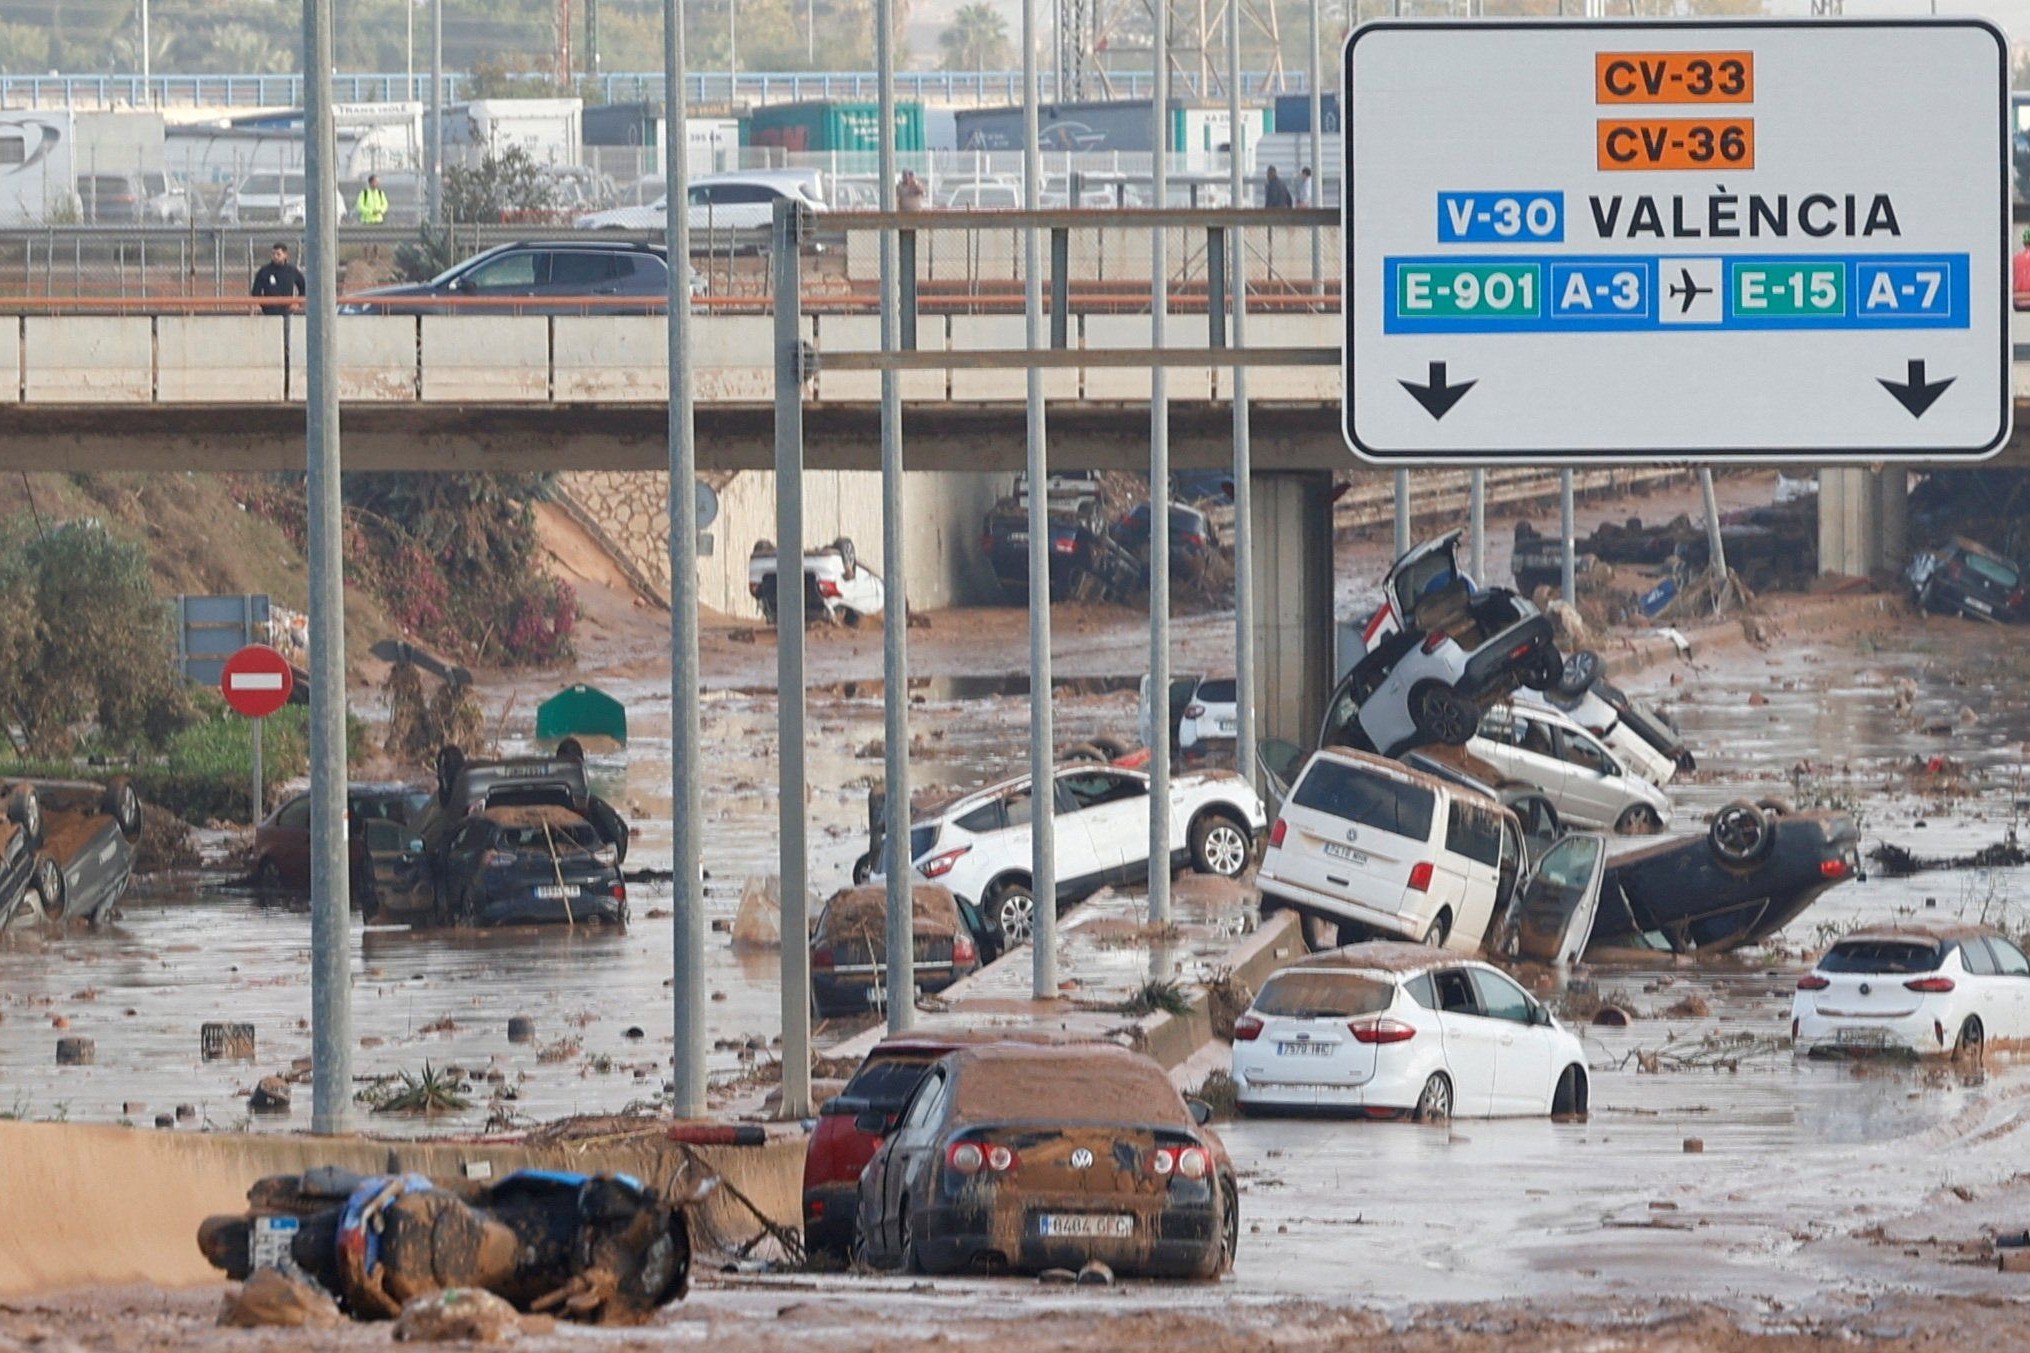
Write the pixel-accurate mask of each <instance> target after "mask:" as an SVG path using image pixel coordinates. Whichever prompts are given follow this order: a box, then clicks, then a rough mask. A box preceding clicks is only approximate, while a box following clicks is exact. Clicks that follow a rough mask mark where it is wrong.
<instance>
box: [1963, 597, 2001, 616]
mask: <svg viewBox="0 0 2030 1353" xmlns="http://www.w3.org/2000/svg"><path fill="white" fill-rule="evenodd" d="M1967 605H1969V606H1971V607H1973V608H1974V609H1975V610H1977V611H1979V612H1980V613H1981V614H1982V615H1993V614H1994V613H1995V608H1994V607H1992V606H1990V605H1988V603H1987V602H1985V601H1982V600H1981V599H1980V598H1979V597H1968V598H1967Z"/></svg>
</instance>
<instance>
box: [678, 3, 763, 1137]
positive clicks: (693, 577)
mask: <svg viewBox="0 0 2030 1353" xmlns="http://www.w3.org/2000/svg"><path fill="white" fill-rule="evenodd" d="M687 63H688V54H687V52H686V51H685V46H684V17H683V14H682V12H681V10H680V9H679V0H663V88H665V89H673V90H677V91H679V92H678V94H677V96H676V97H675V98H667V99H664V100H663V182H664V183H665V184H666V185H668V188H669V200H670V201H671V202H674V203H677V204H678V206H677V207H676V208H675V209H674V210H672V211H670V212H667V213H665V216H666V219H665V221H664V225H663V243H664V246H665V248H666V249H667V250H668V257H669V264H670V267H669V273H670V315H669V349H670V351H669V363H670V424H669V437H670V448H669V449H670V503H669V511H670V740H671V750H672V752H673V753H674V755H672V756H671V758H670V773H671V778H672V780H673V781H674V783H673V784H672V785H671V786H670V819H671V830H670V854H671V860H670V871H671V885H670V910H671V911H672V912H673V913H674V920H673V921H672V924H671V939H670V974H671V986H672V988H673V994H674V996H675V1000H674V1001H673V1002H672V1008H671V1019H672V1022H673V1023H672V1029H671V1032H672V1034H673V1035H674V1041H675V1045H676V1061H675V1068H674V1071H673V1073H672V1077H671V1105H670V1111H671V1113H673V1114H674V1115H675V1116H676V1117H678V1118H703V1117H704V1116H705V1114H706V1112H707V1108H708V1106H707V1105H706V1102H705V1081H706V1068H705V1056H706V1052H705V1050H706V1048H707V1047H708V1046H709V1040H708V1039H707V1037H706V1032H705V999H706V994H707V993H706V991H705V929H706V926H705V884H704V879H703V875H702V872H701V866H702V865H703V862H704V853H705V849H704V848H705V842H704V835H705V833H704V816H705V810H704V802H703V797H702V795H701V794H700V791H699V788H698V785H699V781H700V779H701V776H702V764H703V760H704V754H705V748H704V741H703V738H702V736H701V735H700V731H699V720H698V492H697V483H698V443H697V432H696V428H695V425H694V423H693V420H692V389H691V213H690V212H689V211H687V210H685V209H684V207H683V204H684V203H687V202H689V201H690V191H689V189H690V178H691V156H690V140H691V138H690V135H689V129H688V127H687V125H686V123H687V119H688V116H689V114H688V112H687V110H686V108H685V105H684V99H683V95H682V92H681V91H682V90H683V88H684V71H685V69H686V66H687ZM779 562H780V560H778V563H779Z"/></svg>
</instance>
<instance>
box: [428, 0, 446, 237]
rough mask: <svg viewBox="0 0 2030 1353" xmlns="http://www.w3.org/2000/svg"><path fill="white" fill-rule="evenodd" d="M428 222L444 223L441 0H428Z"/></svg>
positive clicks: (442, 20)
mask: <svg viewBox="0 0 2030 1353" xmlns="http://www.w3.org/2000/svg"><path fill="white" fill-rule="evenodd" d="M430 224H431V225H435V226H441V225H443V224H444V0H430Z"/></svg>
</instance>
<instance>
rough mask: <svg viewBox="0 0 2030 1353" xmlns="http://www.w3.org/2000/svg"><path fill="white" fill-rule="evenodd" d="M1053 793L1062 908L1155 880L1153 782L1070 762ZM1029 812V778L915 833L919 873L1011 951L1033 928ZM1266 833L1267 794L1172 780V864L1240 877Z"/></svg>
mask: <svg viewBox="0 0 2030 1353" xmlns="http://www.w3.org/2000/svg"><path fill="white" fill-rule="evenodd" d="M1053 788H1054V795H1053V802H1052V808H1053V817H1052V822H1053V826H1054V829H1055V833H1056V847H1057V899H1058V905H1059V906H1060V907H1061V906H1064V905H1066V904H1069V903H1072V902H1076V901H1078V900H1079V899H1080V898H1083V897H1086V896H1088V895H1090V894H1092V893H1095V892H1097V891H1099V890H1100V889H1101V888H1102V887H1104V886H1106V885H1107V884H1110V883H1136V882H1140V881H1142V880H1144V879H1147V878H1148V876H1149V777H1148V776H1147V775H1145V774H1143V773H1142V772H1141V771H1137V770H1128V769H1125V768H1122V767H1119V766H1095V765H1090V764H1073V765H1067V766H1060V767H1058V768H1057V773H1056V780H1055V785H1054V787H1053ZM1031 811H1032V807H1031V803H1030V793H1029V777H1028V776H1026V775H1025V776H1022V777H1020V778H1018V779H1014V780H1005V781H1003V782H1002V783H1000V784H997V785H991V786H989V787H987V788H985V789H982V790H978V791H976V792H974V793H972V794H968V795H966V796H964V797H963V798H960V799H957V800H954V801H953V802H951V803H949V804H946V805H943V806H940V807H939V808H937V809H936V810H935V811H930V812H925V813H922V814H921V815H920V816H918V817H917V818H916V820H915V823H914V825H913V826H912V827H911V828H910V833H909V855H910V860H911V862H912V863H913V864H914V866H915V873H916V876H917V877H918V878H919V879H922V880H924V881H926V882H930V883H937V884H942V885H943V886H944V887H946V888H949V889H951V891H952V892H953V893H955V894H957V895H958V896H959V897H962V898H964V899H965V900H966V901H968V902H972V903H975V904H977V905H978V906H979V907H980V909H981V910H982V911H984V912H985V913H986V914H987V918H988V920H990V921H992V922H993V923H994V924H996V925H998V926H1000V927H1001V931H1002V933H1003V934H1004V935H1005V936H1006V938H1007V942H1008V943H1009V944H1011V945H1014V944H1020V943H1022V942H1024V941H1026V940H1027V939H1028V938H1029V935H1030V932H1031V929H1032V928H1033V926H1034V923H1035V915H1036V895H1035V888H1034V886H1033V885H1032V883H1031V871H1030V864H1031V860H1030V822H1031V816H1030V815H1031ZM1267 826H1268V818H1267V816H1266V814H1264V812H1263V811H1262V801H1261V799H1260V797H1259V796H1257V795H1256V793H1255V791H1254V790H1253V789H1252V788H1250V787H1249V785H1248V782H1247V781H1245V780H1243V779H1241V777H1240V776H1238V775H1236V774H1234V773H1233V772H1232V771H1225V770H1215V771H1199V772H1195V773H1191V774H1185V775H1175V776H1172V777H1171V780H1170V840H1171V843H1172V851H1173V859H1172V863H1173V864H1176V863H1182V862H1185V861H1188V862H1189V863H1190V864H1191V867H1192V868H1194V869H1196V870H1198V871H1199V872H1200V873H1202V874H1217V875H1220V876H1221V877H1223V878H1238V877H1240V875H1242V874H1243V873H1245V872H1246V871H1247V868H1248V865H1249V864H1250V863H1251V862H1252V861H1253V859H1254V853H1255V842H1256V840H1257V839H1258V838H1259V836H1260V834H1261V833H1262V831H1263V830H1264V829H1265V828H1266V827H1267ZM876 877H878V875H877V876H876Z"/></svg>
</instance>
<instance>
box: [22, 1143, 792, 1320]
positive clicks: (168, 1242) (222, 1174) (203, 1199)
mask: <svg viewBox="0 0 2030 1353" xmlns="http://www.w3.org/2000/svg"><path fill="white" fill-rule="evenodd" d="M691 1149H692V1150H694V1151H696V1152H697V1154H698V1156H699V1158H700V1159H701V1160H703V1161H704V1162H705V1164H706V1165H707V1166H708V1167H709V1168H711V1169H712V1170H713V1171H715V1172H717V1173H718V1174H720V1175H721V1176H722V1177H723V1178H725V1179H726V1180H727V1181H728V1182H730V1183H732V1184H733V1185H734V1186H735V1187H736V1188H738V1189H739V1190H740V1192H742V1193H743V1194H745V1195H747V1197H748V1198H750V1199H752V1200H753V1202H754V1203H755V1205H756V1206H757V1207H758V1208H759V1209H760V1210H761V1211H762V1212H764V1213H766V1214H767V1215H768V1217H769V1218H770V1219H771V1220H772V1221H775V1222H777V1223H778V1224H781V1225H784V1226H787V1227H790V1228H791V1229H800V1228H801V1225H802V1207H803V1201H802V1191H803V1157H804V1139H803V1137H801V1136H800V1135H785V1136H781V1137H777V1138H774V1139H772V1140H770V1141H769V1143H768V1144H767V1145H765V1146H759V1147H720V1146H701V1147H694V1148H691ZM0 1159H4V1160H5V1161H6V1162H7V1164H6V1167H5V1183H4V1185H0V1198H4V1200H5V1203H6V1207H5V1212H4V1216H5V1223H6V1224H5V1225H4V1226H0V1296H14V1295H19V1294H23V1293H31V1292H46V1291H53V1290H58V1289H62V1288H67V1287H84V1286H113V1285H117V1284H124V1283H152V1284H155V1285H157V1286H161V1287H191V1286H198V1285H203V1284H208V1283H213V1282H221V1281H223V1280H224V1277H223V1275H222V1274H220V1273H218V1272H217V1271H216V1270H214V1269H213V1268H212V1267H211V1266H210V1265H209V1264H207V1263H206V1262H205V1261H204V1258H203V1256H201V1255H200V1254H198V1252H197V1228H198V1225H199V1223H201V1222H203V1220H204V1219H205V1218H206V1217H208V1216H212V1215H214V1214H217V1213H227V1212H239V1211H242V1210H244V1209H245V1207H246V1192H247V1187H248V1186H249V1185H251V1184H252V1183H254V1181H255V1180H257V1179H260V1178H262V1177H263V1176H265V1175H272V1174H293V1173H298V1172H300V1171H302V1170H304V1169H307V1168H309V1167H310V1166H313V1165H327V1164H329V1165H339V1166H343V1167H345V1168H347V1169H351V1170H357V1171H359V1172H361V1173H364V1174H378V1173H384V1172H387V1171H390V1170H403V1171H416V1172H419V1173H422V1174H428V1175H437V1176H446V1177H456V1176H458V1175H460V1174H462V1173H463V1172H464V1170H465V1167H466V1166H467V1165H468V1164H469V1163H477V1162H485V1163H486V1164H487V1165H489V1166H491V1167H492V1171H493V1175H492V1177H493V1178H496V1179H498V1178H501V1177H502V1176H504V1175H506V1174H508V1173H510V1172H511V1171H513V1170H517V1169H522V1168H525V1167H538V1168H548V1169H569V1170H584V1171H601V1170H610V1171H621V1172H625V1173H628V1174H632V1175H634V1176H635V1177H636V1178H637V1179H640V1180H641V1181H642V1182H643V1183H646V1184H650V1185H656V1186H666V1185H668V1184H669V1183H670V1181H672V1180H673V1179H675V1178H676V1176H677V1174H678V1173H679V1172H680V1171H682V1170H683V1169H684V1168H685V1162H686V1157H685V1155H684V1153H683V1151H682V1150H681V1149H680V1148H678V1147H676V1146H674V1145H672V1144H671V1143H669V1142H668V1141H665V1140H663V1139H662V1138H661V1136H660V1135H655V1136H647V1137H638V1138H635V1139H632V1140H626V1141H610V1140H607V1141H601V1142H599V1143H596V1144H588V1145H585V1146H581V1147H577V1148H571V1147H559V1148H552V1149H546V1150H531V1149H529V1148H527V1147H522V1146H503V1145H492V1144H488V1145H480V1144H473V1143H461V1142H428V1141H422V1142H409V1141H388V1140H369V1139H367V1138H362V1137H348V1138H337V1139H330V1140H322V1139H318V1138H312V1137H301V1136H293V1135H292V1136H283V1135H279V1134H278V1135H274V1136H262V1135H248V1134H234V1133H209V1132H202V1133H200V1132H164V1131H150V1130H147V1129H141V1128H120V1127H91V1126H81V1125H76V1124H57V1123H10V1122H0ZM695 1220H696V1222H697V1223H698V1225H697V1232H698V1233H701V1234H704V1235H709V1236H712V1237H716V1238H718V1239H719V1240H721V1241H729V1240H730V1241H737V1240H739V1239H743V1238H745V1237H748V1236H752V1235H754V1234H755V1233H756V1232H757V1231H758V1230H759V1229H760V1228H759V1226H758V1225H757V1224H756V1223H755V1222H754V1221H753V1219H752V1216H751V1214H749V1213H747V1212H746V1210H745V1209H744V1208H743V1207H742V1206H741V1205H740V1204H739V1203H738V1202H736V1201H735V1200H734V1199H733V1197H732V1196H731V1194H730V1192H729V1191H727V1190H723V1189H722V1190H719V1191H718V1192H716V1193H715V1194H713V1195H712V1197H711V1198H708V1199H707V1200H706V1202H705V1204H704V1207H703V1208H702V1209H701V1211H700V1213H699V1214H698V1215H697V1217H696V1218H695Z"/></svg>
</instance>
